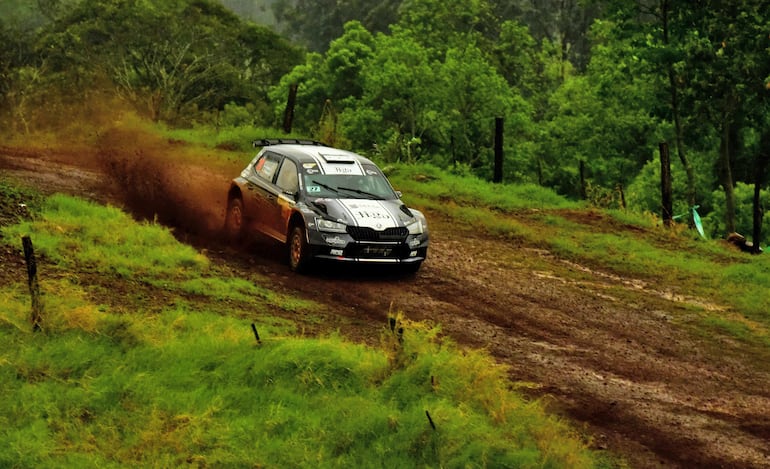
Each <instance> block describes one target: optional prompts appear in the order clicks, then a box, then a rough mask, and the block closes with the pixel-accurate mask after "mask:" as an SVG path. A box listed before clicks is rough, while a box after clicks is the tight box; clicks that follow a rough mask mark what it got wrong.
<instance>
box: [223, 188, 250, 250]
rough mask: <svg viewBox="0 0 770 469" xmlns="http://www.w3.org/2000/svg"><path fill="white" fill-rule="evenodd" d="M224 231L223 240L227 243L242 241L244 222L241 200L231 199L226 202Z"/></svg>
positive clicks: (244, 228) (237, 198)
mask: <svg viewBox="0 0 770 469" xmlns="http://www.w3.org/2000/svg"><path fill="white" fill-rule="evenodd" d="M224 231H225V238H226V239H227V241H229V242H238V241H241V240H242V239H243V235H244V233H245V232H246V221H245V218H244V216H243V200H241V198H240V197H233V198H231V199H230V200H228V201H227V213H226V214H225V228H224Z"/></svg>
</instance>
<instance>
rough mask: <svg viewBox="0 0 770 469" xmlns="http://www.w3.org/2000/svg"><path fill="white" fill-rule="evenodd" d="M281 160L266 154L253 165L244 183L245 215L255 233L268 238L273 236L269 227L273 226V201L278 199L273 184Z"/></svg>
mask: <svg viewBox="0 0 770 469" xmlns="http://www.w3.org/2000/svg"><path fill="white" fill-rule="evenodd" d="M282 159H283V158H282V157H281V156H280V155H277V154H275V153H270V152H266V153H265V154H263V155H262V156H261V157H260V158H259V159H257V161H256V162H255V163H254V167H253V170H254V171H253V173H252V177H250V178H249V179H247V182H246V190H247V192H248V195H246V197H247V198H248V201H247V202H246V203H245V204H244V205H245V210H246V215H247V217H248V218H249V219H251V220H252V223H253V227H254V228H255V229H256V230H257V231H259V232H261V233H263V234H266V235H269V236H273V231H274V230H273V229H272V228H271V227H272V225H273V224H274V222H273V218H274V216H275V214H274V211H275V209H274V207H275V205H276V204H275V200H276V199H277V197H278V190H277V188H276V186H275V185H274V183H273V182H274V181H275V177H276V175H277V174H278V168H279V167H280V166H281V160H282Z"/></svg>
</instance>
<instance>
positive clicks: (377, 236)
mask: <svg viewBox="0 0 770 469" xmlns="http://www.w3.org/2000/svg"><path fill="white" fill-rule="evenodd" d="M348 234H349V235H350V236H352V237H353V239H355V240H356V241H396V242H403V241H404V240H406V237H407V235H408V234H409V230H407V229H406V228H405V227H403V226H400V227H395V228H386V229H385V230H383V231H376V230H375V229H373V228H368V227H365V226H348Z"/></svg>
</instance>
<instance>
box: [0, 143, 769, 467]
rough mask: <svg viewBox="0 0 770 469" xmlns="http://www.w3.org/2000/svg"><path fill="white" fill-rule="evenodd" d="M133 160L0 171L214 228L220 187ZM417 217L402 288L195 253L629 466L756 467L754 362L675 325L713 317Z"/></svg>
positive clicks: (252, 254) (761, 435) (36, 155)
mask: <svg viewBox="0 0 770 469" xmlns="http://www.w3.org/2000/svg"><path fill="white" fill-rule="evenodd" d="M110 152H112V153H110ZM132 158H133V159H134V160H140V161H142V162H140V163H136V162H134V163H130V161H132ZM105 159H106V160H109V162H110V163H109V164H105ZM148 161H150V160H143V159H142V158H138V159H137V158H136V155H135V154H130V155H129V154H127V153H126V154H122V153H121V152H119V151H118V152H116V151H114V149H111V150H109V151H106V150H105V148H103V147H102V148H99V149H97V150H94V154H91V155H84V154H83V153H82V152H81V153H79V154H77V155H74V154H70V155H68V154H63V153H61V152H57V151H40V150H35V151H32V150H23V149H18V148H2V147H0V171H2V172H3V173H4V174H8V175H11V176H14V177H17V178H19V179H22V180H26V181H28V182H30V183H31V184H34V185H36V186H37V187H39V188H40V189H42V190H44V191H46V192H52V191H64V192H69V193H74V194H77V195H81V196H86V197H91V198H95V199H98V200H102V201H104V200H108V201H111V202H112V203H117V204H121V205H122V206H124V207H126V208H127V209H129V210H132V211H133V212H134V213H138V214H140V215H143V216H148V215H149V214H150V213H153V212H155V213H156V214H158V213H160V215H159V218H160V219H161V220H162V221H164V220H165V221H166V222H167V223H170V224H172V225H174V226H176V227H177V228H178V229H179V232H181V233H186V234H187V235H189V237H190V238H191V239H194V240H195V242H196V243H204V244H205V243H207V241H206V239H208V238H207V236H210V235H211V234H212V233H213V232H214V230H215V227H216V226H218V224H219V223H221V220H220V218H221V217H222V216H223V212H224V207H223V204H224V200H223V196H224V193H225V190H226V183H227V180H228V176H229V175H228V174H223V173H222V172H221V170H219V171H212V170H208V169H206V168H201V167H185V168H180V167H178V166H173V165H169V164H164V165H160V166H158V165H157V164H152V163H149V162H148ZM238 170H240V168H238ZM129 174H130V175H132V177H127V175H129ZM143 174H144V175H145V177H140V176H142V175H143ZM233 174H234V173H233ZM137 177H140V178H139V179H137ZM138 181H141V182H142V184H146V185H145V186H141V184H139V183H138ZM148 181H149V182H148ZM158 184H160V185H162V186H163V187H162V188H160V187H156V185H158ZM193 188H194V189H193ZM148 194H149V195H148ZM427 215H428V218H429V222H430V224H431V236H432V238H431V251H430V254H429V259H428V261H427V262H426V263H425V265H424V266H423V269H422V270H421V271H420V272H419V273H418V274H417V275H416V276H414V277H412V276H403V275H396V274H377V273H373V272H368V271H360V270H357V271H355V272H353V273H351V272H344V271H336V272H319V273H317V274H316V275H313V276H303V277H298V276H297V275H295V274H293V273H291V272H290V271H289V269H288V267H287V266H286V265H285V263H284V262H283V259H282V257H281V256H279V255H277V254H275V252H276V249H275V246H270V245H264V244H259V243H258V244H256V245H250V246H248V248H246V250H247V251H248V252H243V250H242V251H234V250H232V249H222V248H221V246H220V245H217V244H210V246H209V247H210V248H211V249H210V250H209V255H210V257H212V259H213V260H214V261H215V262H222V263H226V264H227V265H229V266H230V267H231V268H232V269H234V270H235V272H236V273H237V272H244V273H245V272H247V271H250V270H256V271H259V272H260V273H261V274H263V275H265V276H266V277H268V278H270V279H271V281H272V282H273V285H272V287H274V288H277V289H279V290H281V291H286V292H291V293H293V294H296V295H298V296H302V297H305V298H309V299H313V300H316V301H318V302H322V303H324V304H326V305H328V307H329V310H330V311H334V312H335V314H336V315H338V316H339V318H344V321H343V320H340V321H339V323H338V324H332V327H343V328H344V329H342V330H341V332H342V333H343V334H347V335H349V336H351V337H365V336H371V333H372V332H373V331H376V330H379V328H381V326H382V324H384V322H385V320H386V315H387V313H388V311H389V310H391V309H393V310H400V311H403V312H404V314H405V315H406V316H407V317H408V318H410V319H417V320H426V321H432V322H435V323H438V324H440V325H441V327H442V330H443V331H444V333H446V334H447V335H449V336H451V337H453V338H454V340H455V341H456V342H458V343H460V344H463V345H467V346H471V347H484V348H486V349H487V350H489V352H490V353H491V354H492V355H493V356H495V357H496V358H497V359H498V360H500V361H501V362H504V363H506V364H507V365H509V366H510V369H511V379H512V383H518V384H517V387H519V388H520V389H521V390H523V391H524V392H526V393H528V394H530V395H531V396H533V397H537V398H542V399H543V401H544V402H545V403H546V404H547V406H548V407H549V409H550V410H551V411H553V412H557V413H560V414H562V415H565V416H567V417H568V418H570V419H571V420H572V421H573V422H574V424H575V426H577V427H579V428H584V429H585V430H586V433H587V434H588V435H589V436H590V438H591V445H592V446H593V447H595V448H599V449H609V450H612V451H614V452H617V453H619V454H621V455H622V456H623V457H625V458H626V459H627V460H628V462H629V463H630V464H631V466H632V467H640V468H653V467H688V468H689V467H699V468H703V467H729V468H761V467H770V363H763V362H756V360H754V359H753V357H752V356H751V355H750V354H748V352H747V350H746V349H745V348H744V346H743V345H742V344H740V343H738V342H736V341H731V340H729V339H727V338H725V339H724V340H721V341H718V342H717V345H715V341H714V339H713V338H707V339H704V338H701V337H698V336H697V335H694V334H693V333H691V332H688V328H687V327H686V326H684V324H687V322H688V320H689V319H690V318H691V316H692V315H694V314H698V310H699V308H704V307H706V308H716V309H719V308H720V306H719V305H709V304H708V303H707V302H704V301H700V300H698V299H692V298H691V299H688V298H683V297H679V296H674V295H670V294H668V292H666V291H662V289H661V288H660V287H658V286H656V285H650V284H644V283H642V282H639V281H634V280H633V279H623V278H618V277H615V276H612V275H606V274H603V273H601V272H594V271H591V270H589V269H584V268H582V267H581V266H579V265H575V264H571V263H568V262H565V261H563V260H560V259H558V258H556V257H555V256H554V255H552V254H551V253H549V252H547V251H543V250H539V249H532V248H528V247H527V246H513V245H510V244H508V243H506V242H503V241H500V240H497V239H494V238H491V237H489V236H486V235H483V234H479V233H477V232H472V231H457V229H456V227H455V226H454V225H453V224H452V223H451V221H449V220H445V219H442V217H440V216H437V215H436V214H431V213H428V214H427ZM244 254H247V255H246V256H244ZM533 259H535V260H536V261H537V262H531V261H532V260H533ZM533 264H536V265H539V266H546V267H540V268H538V269H535V270H533V269H532V268H531V267H530V266H531V265H533ZM332 321H333V319H332ZM521 383H524V384H521Z"/></svg>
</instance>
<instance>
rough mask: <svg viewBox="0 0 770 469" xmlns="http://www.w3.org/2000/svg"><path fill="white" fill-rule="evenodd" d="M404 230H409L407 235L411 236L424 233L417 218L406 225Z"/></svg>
mask: <svg viewBox="0 0 770 469" xmlns="http://www.w3.org/2000/svg"><path fill="white" fill-rule="evenodd" d="M406 228H407V229H408V230H409V234H411V235H418V234H423V233H424V232H425V228H424V227H423V225H422V220H420V219H419V218H415V219H414V221H413V222H412V223H409V224H408V225H406Z"/></svg>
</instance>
